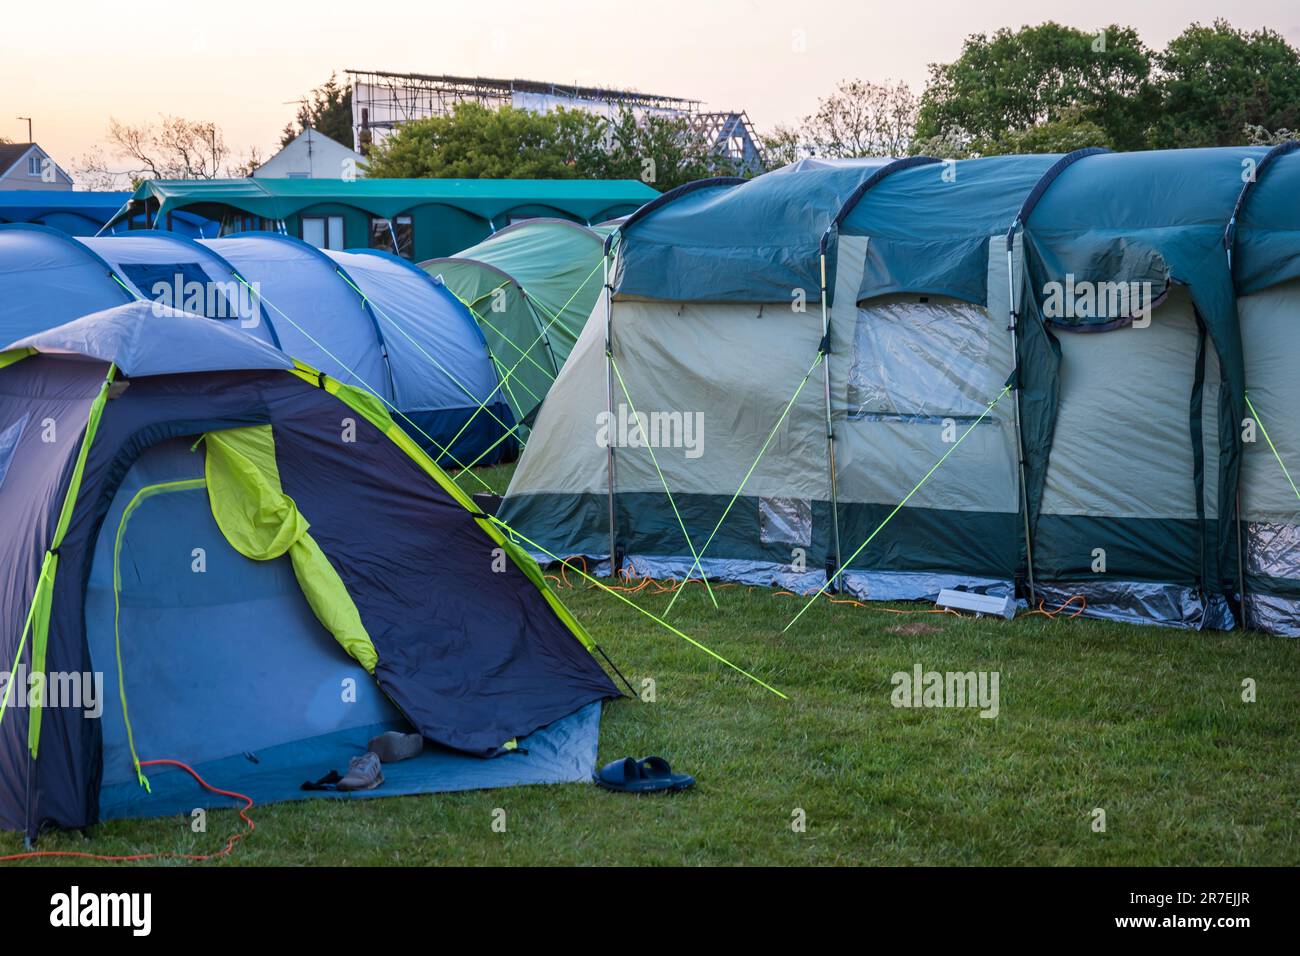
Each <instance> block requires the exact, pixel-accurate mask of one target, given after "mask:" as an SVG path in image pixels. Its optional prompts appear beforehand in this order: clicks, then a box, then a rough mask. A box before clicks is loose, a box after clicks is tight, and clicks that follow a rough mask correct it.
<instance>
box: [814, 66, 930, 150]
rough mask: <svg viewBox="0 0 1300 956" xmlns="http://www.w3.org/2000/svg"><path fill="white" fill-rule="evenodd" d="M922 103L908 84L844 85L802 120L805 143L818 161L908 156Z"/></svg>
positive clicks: (845, 82) (853, 82)
mask: <svg viewBox="0 0 1300 956" xmlns="http://www.w3.org/2000/svg"><path fill="white" fill-rule="evenodd" d="M916 111H917V100H916V97H915V96H914V95H913V94H912V91H911V90H909V89H908V88H907V85H906V84H905V83H890V82H889V81H886V82H885V83H869V82H864V81H863V80H841V81H840V85H839V86H838V87H837V88H836V90H835V92H833V93H832V94H831V95H830V96H827V97H825V98H824V99H822V100H820V101H819V102H818V104H817V110H816V112H814V113H813V114H812V115H811V116H809V117H807V118H805V119H804V121H803V128H802V133H803V136H804V139H805V142H806V143H807V144H808V145H809V146H810V147H811V148H812V150H813V152H815V153H816V154H817V155H819V156H830V157H852V156H905V155H906V154H907V152H908V145H909V143H910V142H911V140H912V136H913V132H914V129H915V126H916Z"/></svg>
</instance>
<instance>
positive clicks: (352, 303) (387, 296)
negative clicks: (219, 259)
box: [202, 232, 513, 463]
mask: <svg viewBox="0 0 1300 956" xmlns="http://www.w3.org/2000/svg"><path fill="white" fill-rule="evenodd" d="M202 245H204V246H206V247H207V248H209V249H211V250H213V251H214V252H216V253H219V254H220V255H222V256H223V257H224V258H225V259H227V260H228V261H229V262H230V263H232V264H233V265H234V266H235V268H236V269H238V270H239V272H240V274H241V275H243V277H244V278H245V279H246V280H248V282H249V283H250V284H252V285H254V286H255V287H256V288H257V290H258V295H259V296H260V297H261V302H262V306H263V308H264V310H265V312H266V313H267V315H268V316H269V317H270V320H271V322H272V323H273V324H274V326H275V329H276V332H277V334H278V336H279V338H280V342H281V347H282V348H284V350H285V351H286V352H288V353H289V354H290V355H292V356H293V357H294V358H297V359H300V360H302V361H304V362H307V363H308V364H310V365H311V366H312V367H313V368H318V369H320V370H321V371H324V372H326V373H327V374H329V375H331V376H333V377H335V378H337V379H339V380H340V381H342V382H346V383H348V384H350V385H355V386H357V387H359V388H363V389H365V390H366V391H371V392H374V393H376V394H378V395H380V396H381V397H382V398H383V399H385V400H387V401H388V402H390V403H391V404H392V405H393V406H395V407H396V409H397V413H396V414H395V417H396V419H397V421H398V423H399V424H401V425H402V426H403V427H405V428H406V429H407V430H408V431H409V432H410V433H411V436H412V437H413V438H415V440H416V441H417V442H419V443H420V444H421V446H423V447H424V448H425V450H426V451H428V452H430V453H431V454H433V455H434V456H435V457H439V458H441V460H442V461H443V462H444V463H454V462H460V463H468V462H470V461H472V460H473V459H474V458H476V457H477V456H478V455H480V454H482V453H484V452H485V451H486V450H487V449H489V448H491V447H492V446H493V444H494V443H496V442H497V440H498V439H499V438H500V437H501V436H502V435H503V434H504V433H505V431H506V427H507V426H508V425H511V424H513V422H511V419H510V418H509V414H510V413H509V409H508V408H507V406H506V404H505V402H504V400H503V399H502V398H501V393H500V389H498V388H497V383H498V379H497V376H496V371H495V369H494V368H493V367H492V364H491V360H490V358H489V356H488V352H487V345H486V343H483V341H482V337H481V336H480V335H478V334H477V329H476V328H475V330H473V331H471V330H470V329H469V328H468V323H470V322H471V319H470V317H469V314H468V312H467V311H466V310H465V308H464V306H463V305H461V304H460V303H458V302H456V301H455V299H454V297H451V296H450V294H449V293H447V292H446V290H444V289H439V288H438V287H436V286H435V285H434V284H432V283H430V282H429V281H427V280H424V279H422V278H421V277H417V276H415V275H413V274H412V272H411V270H410V269H408V268H400V267H398V266H396V265H395V264H393V263H391V262H389V261H387V260H385V259H383V258H381V257H370V256H355V255H346V254H340V253H326V252H324V251H322V250H320V249H317V248H315V247H314V246H311V245H309V244H307V243H305V242H302V241H301V240H298V239H293V238H291V237H288V236H282V235H279V234H276V233H265V232H258V233H243V234H240V235H236V236H232V237H229V238H226V239H211V240H204V241H203V242H202ZM354 266H355V267H356V269H357V272H358V274H357V275H354V274H353V273H352V271H351V269H352V268H353V267H354ZM485 401H486V402H487V403H488V407H489V408H490V409H491V410H492V412H493V414H495V415H496V419H494V418H493V417H492V415H489V414H488V413H487V412H482V413H478V414H477V415H476V414H475V412H476V411H477V409H478V405H479V403H481V402H485ZM471 418H472V419H473V420H472V423H471V424H470V426H469V428H468V429H466V430H465V431H464V432H461V429H462V428H463V427H464V426H465V423H466V422H469V421H470V420H471ZM497 419H499V421H498V420H497ZM502 422H504V423H506V425H505V426H503V425H502V424H501V423H502ZM458 434H459V437H457V436H458ZM452 439H455V443H454V445H455V447H453V448H448V445H449V444H450V443H452ZM512 449H513V445H512V444H511V443H510V442H509V441H507V442H502V443H501V444H500V445H497V447H496V449H494V454H490V455H489V457H488V458H486V459H485V461H486V462H488V463H491V462H492V461H495V460H497V458H499V457H500V455H501V454H503V453H505V452H507V451H509V450H512ZM448 452H449V453H450V454H447V453H448Z"/></svg>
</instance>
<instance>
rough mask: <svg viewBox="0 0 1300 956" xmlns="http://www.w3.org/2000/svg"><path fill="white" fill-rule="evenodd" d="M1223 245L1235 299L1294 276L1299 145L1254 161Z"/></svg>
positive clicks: (1297, 272) (1299, 234) (1299, 240)
mask: <svg viewBox="0 0 1300 956" xmlns="http://www.w3.org/2000/svg"><path fill="white" fill-rule="evenodd" d="M1227 242H1228V243H1229V248H1230V249H1231V251H1232V256H1233V259H1232V271H1233V276H1234V279H1235V281H1236V286H1237V294H1238V295H1250V294H1251V293H1254V292H1258V291H1260V290H1261V289H1267V288H1269V287H1271V286H1275V285H1281V284H1282V283H1283V282H1287V281H1289V280H1291V279H1295V278H1300V142H1297V141H1295V140H1291V141H1290V142H1287V143H1283V144H1281V145H1279V146H1277V147H1275V148H1274V149H1272V150H1271V151H1270V152H1269V154H1268V155H1267V156H1266V157H1265V158H1264V159H1262V160H1260V163H1259V166H1258V169H1257V170H1256V177H1255V178H1253V179H1251V180H1250V181H1249V182H1247V183H1245V184H1244V185H1243V186H1242V187H1241V195H1240V197H1239V198H1238V209H1237V214H1236V217H1235V219H1234V223H1233V228H1232V230H1231V231H1230V232H1229V233H1228V235H1227Z"/></svg>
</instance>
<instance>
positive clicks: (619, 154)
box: [579, 109, 737, 191]
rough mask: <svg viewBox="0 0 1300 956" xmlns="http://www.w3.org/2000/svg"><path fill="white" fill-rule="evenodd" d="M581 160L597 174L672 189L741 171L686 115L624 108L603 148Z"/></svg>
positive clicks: (588, 171)
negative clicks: (673, 115) (696, 130)
mask: <svg viewBox="0 0 1300 956" xmlns="http://www.w3.org/2000/svg"><path fill="white" fill-rule="evenodd" d="M584 160H585V162H583V163H580V164H579V168H580V170H581V171H582V174H583V175H584V176H588V177H590V178H594V179H640V180H641V181H642V182H645V183H648V184H649V185H651V186H654V187H655V188H656V189H660V190H665V191H666V190H669V189H673V188H674V187H676V186H680V185H682V184H683V183H689V182H692V181H694V180H696V179H706V178H708V177H710V176H733V175H736V172H737V170H736V164H735V163H734V162H732V161H731V160H729V159H728V158H727V157H725V156H722V155H719V154H718V153H716V152H715V151H714V149H713V144H712V143H709V142H707V141H706V140H705V139H704V138H703V137H701V136H700V135H699V134H698V133H696V132H695V131H694V130H692V129H691V126H690V123H689V122H688V121H687V120H686V119H685V118H683V117H671V116H659V115H655V114H646V115H642V116H638V115H637V114H636V113H634V112H633V111H632V110H630V109H622V110H620V111H619V113H618V115H617V116H615V117H614V118H613V119H612V120H610V121H609V122H608V125H607V127H606V130H605V138H604V142H603V144H602V145H601V147H600V148H598V149H595V150H589V151H586V152H585V154H584Z"/></svg>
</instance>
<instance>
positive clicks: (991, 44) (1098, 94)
mask: <svg viewBox="0 0 1300 956" xmlns="http://www.w3.org/2000/svg"><path fill="white" fill-rule="evenodd" d="M1151 73H1152V56H1151V53H1150V51H1149V50H1148V49H1147V48H1146V46H1145V45H1144V44H1143V43H1142V40H1141V39H1140V38H1139V37H1138V35H1137V32H1136V31H1135V30H1133V29H1132V28H1130V27H1121V26H1117V25H1111V26H1108V27H1106V28H1105V29H1104V30H1101V31H1098V32H1096V33H1089V32H1086V31H1084V30H1077V29H1075V28H1073V27H1066V26H1062V25H1060V24H1058V23H1052V22H1048V23H1043V24H1040V25H1038V26H1032V27H1023V28H1021V29H1019V30H1015V31H1012V30H1010V29H1007V28H1003V29H1001V30H998V31H997V32H996V33H994V34H993V35H992V36H989V35H986V34H974V35H972V36H970V37H967V39H966V42H965V43H964V45H963V47H962V52H961V55H960V56H959V57H958V58H957V59H956V60H954V61H953V62H952V63H939V64H932V65H931V66H930V81H929V84H928V86H927V87H926V90H925V92H924V93H923V94H922V96H921V105H920V109H919V111H918V114H917V125H916V136H917V138H918V139H919V140H932V139H934V138H935V137H949V138H954V137H955V138H956V139H958V140H962V139H965V140H968V141H969V142H971V143H973V144H978V147H981V148H978V150H977V151H980V152H1008V151H1012V150H1013V148H1015V147H1016V143H1017V142H1020V144H1021V145H1024V142H1023V136H1021V135H1020V134H1026V133H1027V132H1028V131H1029V130H1031V129H1033V128H1034V127H1037V126H1040V125H1042V124H1055V125H1056V127H1057V131H1058V132H1064V131H1065V129H1066V128H1068V127H1078V126H1079V124H1080V123H1088V124H1092V125H1094V126H1096V127H1097V128H1099V129H1100V130H1102V131H1103V134H1104V142H1102V143H1098V144H1096V145H1109V146H1113V147H1114V148H1116V149H1140V148H1142V147H1143V146H1145V145H1146V135H1147V126H1148V123H1149V120H1150V117H1151V116H1153V115H1154V114H1155V110H1156V104H1157V102H1158V94H1157V92H1156V90H1155V88H1154V87H1153V85H1152V82H1151ZM1073 132H1078V130H1077V129H1075V130H1074V131H1073ZM1049 138H1051V137H1049ZM1004 140H1006V142H1004ZM1015 151H1019V149H1018V148H1016V149H1015Z"/></svg>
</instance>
